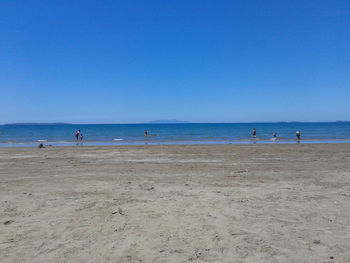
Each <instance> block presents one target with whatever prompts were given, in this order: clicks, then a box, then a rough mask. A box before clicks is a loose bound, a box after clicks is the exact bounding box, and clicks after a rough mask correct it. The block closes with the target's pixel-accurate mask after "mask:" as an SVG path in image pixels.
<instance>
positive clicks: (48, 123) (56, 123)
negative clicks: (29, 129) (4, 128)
mask: <svg viewBox="0 0 350 263" xmlns="http://www.w3.org/2000/svg"><path fill="white" fill-rule="evenodd" d="M3 125H72V123H65V122H18V123H5V124H3Z"/></svg>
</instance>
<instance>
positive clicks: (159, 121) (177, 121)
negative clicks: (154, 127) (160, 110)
mask: <svg viewBox="0 0 350 263" xmlns="http://www.w3.org/2000/svg"><path fill="white" fill-rule="evenodd" d="M149 123H152V124H156V123H164V124H170V123H190V122H188V121H181V120H156V121H150V122H149Z"/></svg>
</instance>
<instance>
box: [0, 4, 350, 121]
mask: <svg viewBox="0 0 350 263" xmlns="http://www.w3.org/2000/svg"><path fill="white" fill-rule="evenodd" d="M349 17H350V1H347V0H344V1H337V0H332V1H322V0H319V1H310V0H308V1H298V0H290V1H284V0H278V1H277V0H276V1H264V0H261V1H257V0H255V1H253V0H251V1H249V0H247V1H243V0H242V1H233V0H232V1H229V0H227V1H222V0H221V1H220V0H218V1H214V0H212V1H206V0H201V1H193V0H192V1H191V0H178V1H175V0H159V1H153V0H147V1H146V0H142V1H141V0H139V1H135V0H130V1H129V0H128V1H127V0H125V1H117V0H110V1H107V0H105V1H98V0H96V1H90V0H84V1H74V0H69V1H68V0H67V1H66V0H60V1H58V0H57V1H55V0H50V1H42V0H40V1H31V0H22V1H18V0H2V1H0V91H1V93H0V94H1V96H0V123H8V122H59V121H62V122H74V123H137V122H147V121H152V120H158V119H179V120H186V121H194V122H255V121H261V122H263V121H335V120H350V107H349V101H350V45H349V43H350V30H349V28H350V19H349Z"/></svg>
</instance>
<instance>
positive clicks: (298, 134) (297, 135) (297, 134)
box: [295, 131, 301, 141]
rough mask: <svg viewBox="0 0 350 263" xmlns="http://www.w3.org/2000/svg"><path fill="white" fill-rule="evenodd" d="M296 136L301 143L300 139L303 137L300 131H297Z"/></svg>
mask: <svg viewBox="0 0 350 263" xmlns="http://www.w3.org/2000/svg"><path fill="white" fill-rule="evenodd" d="M295 136H296V137H297V140H298V141H300V137H301V133H300V131H296V132H295Z"/></svg>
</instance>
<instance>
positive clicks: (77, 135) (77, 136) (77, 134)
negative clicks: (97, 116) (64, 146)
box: [75, 130, 81, 141]
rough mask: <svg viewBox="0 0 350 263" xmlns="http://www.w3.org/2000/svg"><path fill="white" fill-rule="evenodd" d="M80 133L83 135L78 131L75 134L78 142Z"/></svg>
mask: <svg viewBox="0 0 350 263" xmlns="http://www.w3.org/2000/svg"><path fill="white" fill-rule="evenodd" d="M80 133H81V131H80V130H77V131H76V132H75V139H76V140H77V141H79V138H80Z"/></svg>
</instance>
